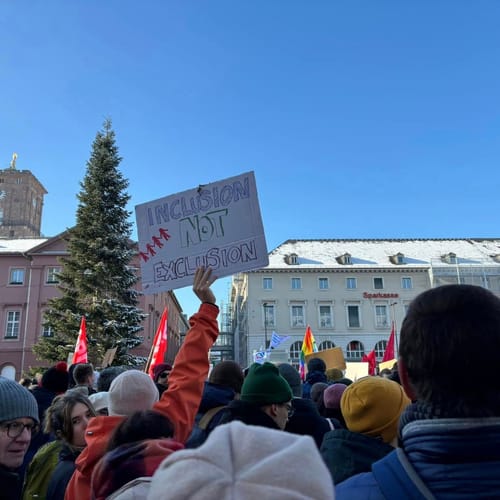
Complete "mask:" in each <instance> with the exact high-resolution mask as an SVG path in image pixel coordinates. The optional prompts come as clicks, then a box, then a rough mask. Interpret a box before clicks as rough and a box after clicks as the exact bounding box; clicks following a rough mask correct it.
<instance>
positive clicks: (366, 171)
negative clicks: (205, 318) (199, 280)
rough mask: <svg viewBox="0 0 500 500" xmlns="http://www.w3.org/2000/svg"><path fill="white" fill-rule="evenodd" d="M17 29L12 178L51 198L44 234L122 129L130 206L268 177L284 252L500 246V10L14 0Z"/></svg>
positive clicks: (451, 5) (5, 73)
mask: <svg viewBox="0 0 500 500" xmlns="http://www.w3.org/2000/svg"><path fill="white" fill-rule="evenodd" d="M0 23H1V24H0V68H1V79H0V92H1V101H2V105H1V108H0V109H1V111H0V117H1V119H0V138H1V139H0V166H1V167H7V166H8V165H9V162H10V159H11V155H12V153H13V152H14V151H15V152H17V153H18V155H19V158H18V162H17V167H18V168H19V169H29V170H31V171H32V172H33V173H34V174H35V175H36V176H37V177H38V179H39V180H40V181H41V182H42V184H43V185H44V186H45V187H46V189H47V190H48V192H49V193H48V195H47V196H46V198H45V207H44V215H43V224H42V231H43V233H44V234H45V235H46V236H53V235H55V234H57V233H59V232H61V231H63V230H65V229H66V228H67V227H70V226H72V225H73V224H74V222H75V210H76V206H77V200H76V194H77V193H78V191H79V190H80V185H79V183H80V181H81V180H82V179H83V176H84V174H85V166H86V161H87V159H88V157H89V153H90V148H91V143H92V141H93V139H94V136H95V133H96V131H97V130H98V129H99V128H100V127H101V125H102V122H103V120H104V118H105V117H110V118H111V119H112V121H113V126H114V128H115V131H116V134H117V143H118V146H119V148H120V153H121V155H122V156H123V162H122V164H121V169H122V171H123V174H124V175H125V177H127V178H128V179H129V181H130V188H129V193H130V195H131V203H130V210H131V211H133V207H134V206H135V205H136V204H139V203H144V202H146V201H150V200H153V199H155V198H159V197H162V196H166V195H169V194H173V193H176V192H179V191H184V190H186V189H190V188H193V187H195V186H197V185H198V184H204V183H208V182H212V181H216V180H219V179H223V178H225V177H229V176H233V175H238V174H240V173H242V172H245V171H248V170H254V171H255V175H256V180H257V186H258V190H259V199H260V204H261V211H262V216H263V221H264V227H265V232H266V239H267V244H268V248H269V250H272V249H273V248H275V247H276V246H278V245H279V244H280V243H282V242H283V241H285V240H287V239H289V238H405V237H410V238H413V237H420V238H432V237H450V238H452V237H498V236H499V229H498V214H499V199H500V197H499V187H500V174H499V172H500V140H499V137H500V113H499V109H500V106H499V105H500V103H499V100H500V63H499V59H500V58H499V56H500V30H499V29H498V26H499V25H500V2H499V1H497V0H481V1H470V0H440V1H435V0H421V1H418V2H417V1H414V2H402V1H400V0H392V1H384V0H376V1H373V0H359V1H345V0H344V1H342V2H341V1H334V0H314V1H306V0H303V1H295V0H253V1H243V0H240V1H238V0H237V1H235V0H224V1H222V0H221V1H218V0H210V1H207V0H205V1H201V0H200V1H186V0H175V1H169V0H155V1H144V2H137V1H131V0H106V1H102V0H72V1H67V0H54V1H51V2H42V1H26V0H3V1H2V2H1V3H0ZM132 219H135V216H134V215H132ZM135 234H136V233H135V231H134V235H135ZM227 291H228V284H227V280H222V282H221V283H220V284H219V286H218V287H217V295H218V299H219V301H220V300H224V301H226V300H227ZM178 295H179V299H180V301H181V304H182V306H183V307H184V310H185V312H186V313H188V314H191V313H192V312H194V310H195V309H196V301H194V300H191V292H190V291H188V290H186V289H183V290H180V291H179V294H178Z"/></svg>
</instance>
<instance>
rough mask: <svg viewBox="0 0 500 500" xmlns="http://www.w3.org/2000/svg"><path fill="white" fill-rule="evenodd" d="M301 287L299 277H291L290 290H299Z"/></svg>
mask: <svg viewBox="0 0 500 500" xmlns="http://www.w3.org/2000/svg"><path fill="white" fill-rule="evenodd" d="M301 288H302V279H301V278H292V290H300V289H301Z"/></svg>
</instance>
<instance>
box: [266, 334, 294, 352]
mask: <svg viewBox="0 0 500 500" xmlns="http://www.w3.org/2000/svg"><path fill="white" fill-rule="evenodd" d="M289 338H290V335H278V334H277V333H276V332H273V334H272V335H271V343H270V344H269V350H271V349H276V347H278V346H279V345H280V344H282V343H283V342H285V340H288V339H289Z"/></svg>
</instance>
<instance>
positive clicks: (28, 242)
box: [0, 238, 48, 253]
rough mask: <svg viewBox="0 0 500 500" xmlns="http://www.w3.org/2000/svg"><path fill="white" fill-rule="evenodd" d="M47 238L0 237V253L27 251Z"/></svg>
mask: <svg viewBox="0 0 500 500" xmlns="http://www.w3.org/2000/svg"><path fill="white" fill-rule="evenodd" d="M47 240H48V238H32V239H31V238H26V239H12V240H7V239H5V240H3V239H0V253H17V252H19V253H22V252H28V251H29V250H31V249H32V248H35V247H36V246H38V245H41V244H42V243H45V242H46V241H47Z"/></svg>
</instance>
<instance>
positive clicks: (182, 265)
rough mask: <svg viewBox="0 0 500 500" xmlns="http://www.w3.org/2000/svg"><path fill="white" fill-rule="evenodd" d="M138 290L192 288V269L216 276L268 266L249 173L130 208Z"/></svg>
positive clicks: (253, 181) (255, 197)
mask: <svg viewBox="0 0 500 500" xmlns="http://www.w3.org/2000/svg"><path fill="white" fill-rule="evenodd" d="M135 213H136V219H137V231H138V235H139V257H140V262H141V275H142V288H143V292H144V293H145V294H152V293H157V292H163V291H168V290H173V289H175V288H181V287H184V286H188V285H192V283H193V275H194V273H195V271H196V268H197V267H198V266H205V267H206V266H209V267H211V268H212V269H213V270H214V273H215V274H216V276H218V277H219V278H220V277H223V276H230V275H232V274H235V273H238V272H241V271H249V270H251V269H258V268H261V267H265V266H266V265H267V264H268V263H269V259H268V255H267V246H266V240H265V236H264V228H263V225H262V219H261V215H260V208H259V203H258V199H257V188H256V183H255V177H254V174H253V172H247V173H244V174H241V175H239V176H236V177H230V178H228V179H224V180H221V181H218V182H214V183H211V184H206V185H200V186H199V187H198V188H194V189H191V190H188V191H184V192H182V193H177V194H175V195H171V196H167V197H165V198H160V199H158V200H154V201H150V202H148V203H144V204H142V205H137V206H136V207H135Z"/></svg>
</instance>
